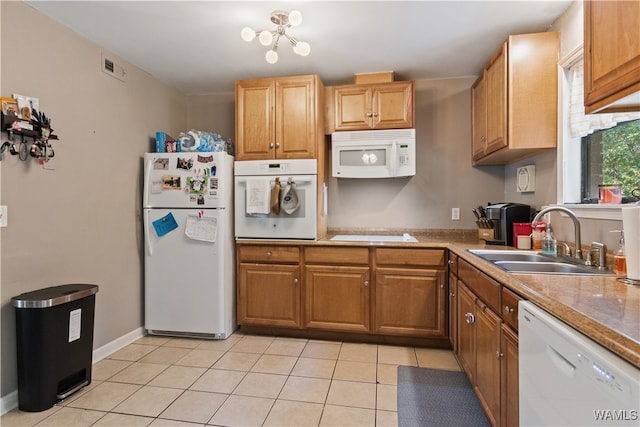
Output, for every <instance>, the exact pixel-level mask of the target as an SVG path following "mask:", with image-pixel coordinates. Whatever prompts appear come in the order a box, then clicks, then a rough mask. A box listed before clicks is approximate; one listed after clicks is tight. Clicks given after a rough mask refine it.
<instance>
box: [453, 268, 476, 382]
mask: <svg viewBox="0 0 640 427" xmlns="http://www.w3.org/2000/svg"><path fill="white" fill-rule="evenodd" d="M457 299H458V301H457V303H458V308H457V310H458V313H457V314H458V317H457V319H458V320H457V323H458V360H459V361H460V364H461V365H462V368H463V369H464V371H465V372H466V373H467V376H468V377H469V381H471V384H473V383H474V381H475V380H474V378H475V353H476V340H475V336H476V335H475V300H476V297H475V295H474V294H473V293H472V292H471V291H470V290H469V288H467V287H466V286H465V285H464V283H463V282H462V281H461V280H458V296H457Z"/></svg>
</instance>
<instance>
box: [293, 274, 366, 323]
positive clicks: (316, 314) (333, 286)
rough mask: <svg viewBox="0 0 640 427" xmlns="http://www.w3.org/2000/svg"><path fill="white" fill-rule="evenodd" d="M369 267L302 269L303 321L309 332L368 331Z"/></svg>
mask: <svg viewBox="0 0 640 427" xmlns="http://www.w3.org/2000/svg"><path fill="white" fill-rule="evenodd" d="M369 282H370V279H369V267H353V266H323V265H308V266H306V267H305V321H304V326H305V327H306V328H309V329H326V330H332V331H342V332H369V330H370V318H371V314H370V313H371V312H370V309H369V306H370V288H371V287H370V285H369Z"/></svg>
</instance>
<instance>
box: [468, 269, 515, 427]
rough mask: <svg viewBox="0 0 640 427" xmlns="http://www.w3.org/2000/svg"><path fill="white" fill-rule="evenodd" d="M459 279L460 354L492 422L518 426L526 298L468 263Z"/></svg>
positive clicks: (495, 424)
mask: <svg viewBox="0 0 640 427" xmlns="http://www.w3.org/2000/svg"><path fill="white" fill-rule="evenodd" d="M458 276H459V278H458V280H457V291H456V308H457V310H458V313H457V315H456V322H457V328H458V332H457V338H458V341H457V342H458V347H457V351H456V355H457V357H458V360H459V362H460V364H461V365H462V368H463V369H464V371H465V372H466V373H467V376H468V377H469V380H470V381H471V384H472V385H473V387H474V390H475V392H476V395H477V396H478V399H479V400H480V403H481V404H482V406H483V408H484V409H485V413H486V414H487V417H488V418H489V421H490V422H491V424H492V425H493V426H503V427H507V426H508V427H511V426H518V418H519V399H518V393H519V390H518V387H519V385H518V331H517V314H518V313H517V307H518V301H519V300H520V299H521V297H520V296H519V295H517V294H515V293H514V292H512V291H510V290H509V289H507V288H506V287H504V286H502V285H500V284H497V282H495V281H494V280H493V279H491V278H490V277H488V276H486V275H485V274H484V273H482V272H481V271H479V270H477V269H476V268H475V267H473V266H472V265H471V264H469V263H467V262H465V261H463V260H460V261H459V264H458ZM496 286H497V289H496ZM498 301H499V303H498ZM489 302H491V305H490V304H489ZM494 308H495V310H494Z"/></svg>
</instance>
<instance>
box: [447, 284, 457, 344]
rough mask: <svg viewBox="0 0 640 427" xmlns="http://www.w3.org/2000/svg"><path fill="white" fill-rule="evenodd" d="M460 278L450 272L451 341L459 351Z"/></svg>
mask: <svg viewBox="0 0 640 427" xmlns="http://www.w3.org/2000/svg"><path fill="white" fill-rule="evenodd" d="M457 294H458V279H457V278H456V276H455V275H454V274H449V343H451V348H452V349H453V352H454V353H457V352H458V296H457Z"/></svg>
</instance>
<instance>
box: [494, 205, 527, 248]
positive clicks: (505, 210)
mask: <svg viewBox="0 0 640 427" xmlns="http://www.w3.org/2000/svg"><path fill="white" fill-rule="evenodd" d="M484 211H485V212H486V215H487V218H489V219H490V220H491V221H492V223H493V228H494V238H493V240H486V243H487V244H488V245H505V246H507V245H509V244H512V243H511V242H513V223H514V222H531V206H529V205H523V204H520V203H496V204H493V205H488V206H485V207H484Z"/></svg>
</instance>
